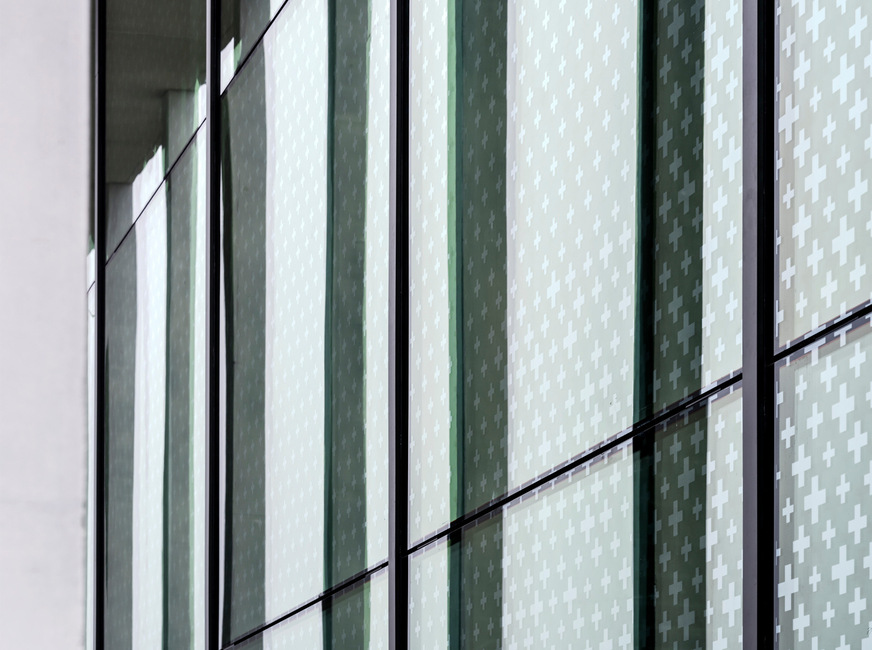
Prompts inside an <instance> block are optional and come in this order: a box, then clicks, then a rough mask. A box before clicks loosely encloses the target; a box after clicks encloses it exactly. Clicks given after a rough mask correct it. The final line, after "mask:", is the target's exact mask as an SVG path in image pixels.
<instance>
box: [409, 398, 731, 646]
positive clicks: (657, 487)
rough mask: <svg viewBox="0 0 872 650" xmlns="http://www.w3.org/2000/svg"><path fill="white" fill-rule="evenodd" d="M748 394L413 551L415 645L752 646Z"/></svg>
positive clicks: (712, 405)
mask: <svg viewBox="0 0 872 650" xmlns="http://www.w3.org/2000/svg"><path fill="white" fill-rule="evenodd" d="M741 436H742V426H741V393H740V392H739V391H735V392H733V393H732V394H728V395H725V396H723V397H720V398H718V399H715V400H713V401H710V402H709V403H708V404H706V405H704V406H703V407H701V408H698V409H696V410H694V411H691V412H688V413H686V414H684V415H683V416H682V417H681V418H678V419H676V420H675V421H673V422H672V423H670V424H668V425H666V426H664V427H662V428H660V429H659V430H657V431H655V432H653V433H652V434H649V435H648V436H644V437H643V438H641V439H637V440H636V441H635V442H634V443H632V444H624V445H622V446H620V447H618V448H617V449H615V450H613V451H611V452H608V453H607V454H606V455H605V457H601V458H600V459H598V460H597V461H595V462H593V463H591V464H589V465H586V466H583V467H581V468H579V469H578V470H576V471H574V472H572V473H571V474H569V475H564V476H563V477H561V478H559V479H557V480H556V481H555V482H553V483H552V484H550V485H548V486H546V487H544V488H541V489H539V490H537V491H535V492H534V493H532V494H530V495H528V496H527V497H524V498H523V499H521V501H520V502H514V503H512V504H510V505H508V506H507V507H505V508H503V509H502V510H501V511H498V512H497V513H496V514H495V515H493V516H490V517H489V518H487V519H485V520H482V521H479V522H477V523H475V524H473V525H471V526H468V527H467V528H465V529H464V530H463V531H462V532H461V533H460V534H459V535H457V536H456V537H453V538H449V540H448V541H444V540H443V541H440V542H437V543H435V544H434V545H433V546H431V547H427V548H425V549H424V550H422V551H419V552H418V553H416V554H415V555H413V556H412V557H411V558H410V566H409V576H410V590H409V592H410V593H409V599H410V603H409V616H410V618H409V635H410V646H411V647H413V648H446V647H469V648H500V647H510V648H511V647H572V648H575V647H591V648H602V647H615V648H618V647H625V648H630V647H658V648H674V647H682V648H683V647H688V648H690V647H741V643H742V611H741V601H742V590H741V586H742V543H741V540H742V498H741V488H742V479H741V476H742V467H741Z"/></svg>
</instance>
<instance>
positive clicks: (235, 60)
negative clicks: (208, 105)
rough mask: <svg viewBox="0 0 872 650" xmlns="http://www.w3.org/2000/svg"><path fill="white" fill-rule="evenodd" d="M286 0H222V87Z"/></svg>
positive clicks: (225, 85) (228, 81)
mask: <svg viewBox="0 0 872 650" xmlns="http://www.w3.org/2000/svg"><path fill="white" fill-rule="evenodd" d="M286 1H287V0H221V32H222V33H221V90H222V91H223V90H224V89H225V88H226V87H227V85H228V84H229V83H230V80H231V79H232V78H233V75H234V74H235V72H236V70H237V68H238V67H239V66H240V65H241V63H242V62H243V61H244V60H245V58H246V57H247V56H248V55H249V54H250V53H251V51H252V49H254V47H255V45H256V44H257V42H258V39H260V37H261V36H262V35H263V33H264V31H266V29H267V26H268V25H269V24H270V21H271V20H272V19H273V18H275V17H276V15H277V14H278V12H279V10H280V9H281V8H282V7H283V6H284V4H285V2H286ZM295 1H296V2H299V1H300V0H295ZM292 4H293V3H292Z"/></svg>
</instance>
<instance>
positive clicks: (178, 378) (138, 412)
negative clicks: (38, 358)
mask: <svg viewBox="0 0 872 650" xmlns="http://www.w3.org/2000/svg"><path fill="white" fill-rule="evenodd" d="M205 166H206V156H205V145H204V144H203V143H199V142H198V143H196V144H195V145H194V146H192V147H190V148H189V149H188V150H187V151H186V153H185V155H184V156H183V157H182V159H181V160H180V162H179V164H178V166H176V168H175V169H174V170H173V173H172V174H171V175H170V177H169V179H168V180H167V182H166V183H164V184H163V185H161V187H160V188H159V190H158V192H157V194H156V195H155V198H154V200H152V201H151V203H149V206H148V208H147V209H146V211H145V212H144V213H143V215H142V218H141V219H140V220H139V221H138V222H137V225H136V227H135V228H134V230H133V231H132V232H131V233H130V234H129V235H128V236H127V237H126V238H125V239H124V241H123V243H122V244H121V246H120V247H119V248H118V250H117V251H116V253H115V254H114V255H113V256H112V258H111V259H110V260H109V262H108V264H107V266H106V369H105V372H106V441H107V443H106V444H107V468H106V473H107V479H106V481H107V482H106V487H105V489H106V498H107V515H106V516H107V603H106V608H107V611H106V639H107V646H108V647H112V648H122V649H123V648H132V647H158V646H160V645H161V643H162V638H163V637H165V638H166V639H167V643H169V645H171V646H173V647H190V648H201V647H204V645H203V644H204V643H205V636H204V630H203V623H204V620H205V618H204V617H205V613H204V610H203V607H204V602H205V594H204V587H205V573H204V571H205V564H204V562H205V556H204V554H205V548H206V540H205V475H204V471H205V423H204V416H205V408H206V407H205V358H204V353H205V191H204V189H205V186H204V183H203V177H204V175H205Z"/></svg>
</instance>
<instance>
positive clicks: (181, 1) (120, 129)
mask: <svg viewBox="0 0 872 650" xmlns="http://www.w3.org/2000/svg"><path fill="white" fill-rule="evenodd" d="M205 82H206V3H205V2H203V1H202V0H157V1H153V2H147V3H144V2H140V1H137V0H108V1H107V2H106V107H105V108H106V150H105V156H106V188H105V191H106V236H107V249H106V252H107V256H108V255H111V254H112V252H113V251H114V250H115V248H116V246H117V245H118V242H119V241H120V240H121V237H122V236H123V235H124V233H125V232H127V230H128V229H129V228H130V224H131V223H132V222H133V220H134V219H136V217H138V216H139V214H140V213H141V212H142V210H143V208H144V207H145V205H146V204H147V203H148V201H149V200H150V199H151V197H152V195H153V194H154V193H155V191H156V190H157V189H158V186H159V185H160V183H161V182H162V181H163V179H164V175H165V174H166V173H167V171H168V170H169V168H170V167H171V166H172V164H173V163H174V162H175V161H176V159H177V158H178V157H179V155H180V154H181V153H182V150H183V149H184V148H185V146H186V145H187V143H188V141H189V140H190V139H191V137H192V136H193V134H194V131H195V130H196V129H197V127H198V126H199V125H200V124H201V122H202V121H203V120H204V119H205V117H206V103H205V100H206V92H205V86H204V84H205Z"/></svg>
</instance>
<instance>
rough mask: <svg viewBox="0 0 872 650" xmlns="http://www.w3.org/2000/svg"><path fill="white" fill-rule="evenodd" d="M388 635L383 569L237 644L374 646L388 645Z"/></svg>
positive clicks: (273, 648) (274, 648)
mask: <svg viewBox="0 0 872 650" xmlns="http://www.w3.org/2000/svg"><path fill="white" fill-rule="evenodd" d="M388 637H389V627H388V572H387V569H384V570H382V571H379V572H378V573H376V574H375V575H373V576H372V577H371V578H369V579H367V580H366V581H365V582H363V583H362V584H360V585H357V586H355V587H352V588H349V589H347V590H346V591H343V592H342V593H340V594H337V595H336V596H333V597H332V598H328V599H327V600H326V601H325V602H323V603H317V604H315V605H313V606H312V607H309V608H308V609H305V610H304V611H302V612H301V613H299V614H297V615H296V616H293V617H291V618H289V619H288V620H286V621H283V622H281V623H279V624H278V625H276V626H275V627H272V628H270V629H269V630H267V631H266V632H264V633H262V634H259V635H257V636H255V637H253V638H252V639H250V640H249V641H246V642H245V643H243V644H241V645H239V646H238V647H239V648H240V649H241V650H243V649H244V650H260V649H262V648H263V649H267V650H284V649H287V650H296V649H297V648H323V649H324V650H330V649H332V648H336V649H337V650H339V649H345V648H361V649H362V650H377V649H386V648H387V647H388V643H389V638H388Z"/></svg>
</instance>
